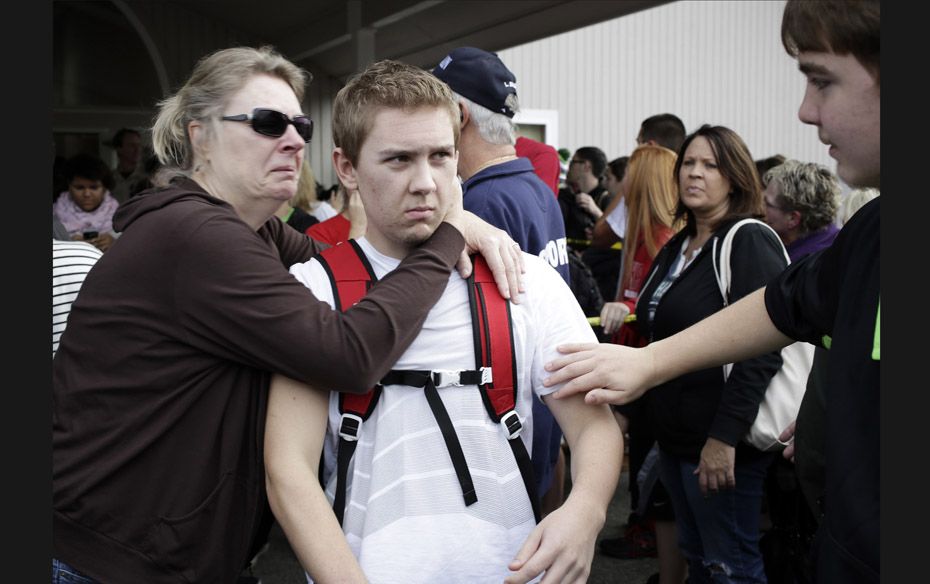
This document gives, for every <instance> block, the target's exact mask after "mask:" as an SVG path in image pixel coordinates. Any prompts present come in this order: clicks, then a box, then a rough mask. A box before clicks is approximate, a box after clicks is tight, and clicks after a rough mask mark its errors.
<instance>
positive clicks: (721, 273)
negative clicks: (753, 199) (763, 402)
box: [711, 217, 791, 379]
mask: <svg viewBox="0 0 930 584" xmlns="http://www.w3.org/2000/svg"><path fill="white" fill-rule="evenodd" d="M747 223H758V224H759V225H762V226H763V227H765V228H766V229H768V230H769V231H771V232H772V235H774V236H775V240H776V241H777V242H778V244H779V247H780V248H781V252H782V254H784V256H785V261H786V262H788V264H791V258H790V257H789V256H788V252H787V251H786V250H785V246H784V244H782V242H781V238H780V237H779V236H778V234H777V233H775V230H774V229H772V228H771V227H770V226H769V225H768V224H767V223H764V222H762V221H759V220H758V219H753V218H751V217H750V218H747V219H741V220H739V221H737V222H736V223H734V224H733V227H731V228H730V229H729V231H727V234H726V235H725V236H724V237H723V242H722V243H721V244H720V259H719V260H718V259H717V240H718V239H719V238H717V237H715V238H714V244H713V247H712V250H711V253H712V259H713V261H712V263H713V266H714V275H715V276H716V277H717V287H718V288H720V295H721V296H723V306H724V308H726V307H727V306H729V305H730V281H731V273H732V269H731V266H730V250H731V249H732V248H733V238H734V237H736V232H737V231H739V228H740V227H742V226H743V225H746V224H747ZM732 368H733V364H732V363H727V364H726V365H724V366H723V377H724V379H726V378H727V377H729V376H730V369H732Z"/></svg>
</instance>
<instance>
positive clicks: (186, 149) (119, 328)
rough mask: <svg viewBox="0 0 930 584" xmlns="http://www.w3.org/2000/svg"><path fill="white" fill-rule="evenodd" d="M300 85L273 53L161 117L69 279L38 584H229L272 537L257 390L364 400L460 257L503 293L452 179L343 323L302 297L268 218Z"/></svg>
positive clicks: (289, 165)
mask: <svg viewBox="0 0 930 584" xmlns="http://www.w3.org/2000/svg"><path fill="white" fill-rule="evenodd" d="M305 83H306V73H305V72H304V71H302V70H300V69H299V68H297V67H296V66H295V65H293V64H292V63H290V62H289V61H287V60H286V59H284V58H283V57H282V56H280V55H279V54H277V53H275V52H274V51H272V50H271V49H269V48H263V49H251V48H235V49H226V50H222V51H218V52H217V53H214V54H212V55H209V56H207V57H205V58H204V59H202V60H201V61H200V62H199V63H198V64H197V66H196V67H195V69H194V72H193V74H192V76H191V78H190V79H189V80H188V81H187V83H186V84H185V85H184V86H183V87H182V88H181V89H180V90H179V91H178V92H177V93H176V94H175V95H173V96H171V97H169V98H167V99H166V100H164V101H163V102H162V103H161V104H160V110H159V113H158V117H157V119H156V121H155V125H154V128H153V131H152V135H153V143H154V145H155V150H156V153H157V155H158V157H159V159H160V160H161V162H162V163H163V164H164V169H163V171H162V172H161V174H160V175H159V177H158V178H157V179H156V184H160V185H161V186H160V187H157V188H155V189H152V190H149V191H146V192H143V193H141V194H140V195H138V196H136V197H134V198H132V199H131V200H129V201H127V202H126V203H125V204H124V205H123V206H122V207H121V208H120V210H119V211H118V212H117V214H116V216H115V218H114V222H115V224H116V226H117V228H118V229H119V230H120V231H122V232H123V235H122V237H121V239H120V241H119V243H118V244H117V245H114V246H113V247H112V248H111V250H110V251H108V252H107V254H106V255H105V257H104V259H105V260H106V261H102V262H98V263H97V265H96V266H95V268H94V269H93V270H92V271H91V273H90V274H89V275H88V277H87V279H86V280H85V282H84V285H83V287H82V290H81V296H80V298H79V299H78V300H77V301H76V302H75V303H74V305H73V308H72V311H71V314H70V317H69V321H68V329H67V332H66V334H65V335H63V337H62V339H61V345H60V347H59V350H58V353H57V354H56V357H55V359H54V361H53V396H54V397H53V439H52V442H53V447H52V450H53V453H52V456H53V487H52V488H53V507H54V537H53V539H54V554H53V557H54V558H55V559H54V560H53V575H54V573H56V572H57V573H59V574H64V573H66V572H69V573H71V574H74V573H77V574H80V575H83V576H82V577H85V578H86V580H79V581H88V582H93V581H106V582H110V581H113V582H116V581H119V582H129V581H132V582H148V583H159V582H178V581H187V582H231V581H234V580H235V579H236V577H237V575H238V574H239V573H240V571H241V570H242V569H243V568H244V567H245V565H246V564H247V562H248V561H249V559H250V558H251V557H252V555H253V554H254V552H255V551H256V550H257V549H258V548H259V547H260V546H261V545H262V544H263V543H264V539H265V537H266V536H267V530H268V528H269V527H270V514H268V513H267V502H266V498H265V489H264V487H265V485H264V471H263V468H262V464H263V461H262V442H263V432H264V420H265V412H266V406H267V390H268V384H269V380H270V378H271V374H272V372H280V373H283V374H285V375H287V376H289V377H292V378H294V379H298V380H302V381H304V382H307V383H311V384H314V385H317V386H323V387H348V388H351V389H352V390H354V391H357V392H364V391H367V390H368V389H370V388H371V387H372V386H373V385H375V384H376V383H377V382H378V380H379V379H380V378H381V376H382V375H383V374H385V373H386V372H387V371H388V370H389V369H390V367H391V365H392V364H393V363H394V362H395V361H396V360H397V358H398V357H399V356H400V354H401V353H403V351H404V350H406V348H407V346H408V345H409V344H410V342H411V341H412V340H413V339H414V338H415V337H416V335H417V332H418V331H419V328H420V325H421V324H422V322H423V320H424V319H425V317H426V315H427V313H428V311H429V310H430V308H431V307H432V305H433V303H434V302H435V301H436V300H437V299H438V298H439V296H440V295H441V294H442V291H443V289H444V288H445V286H446V283H447V281H448V278H449V272H450V270H451V269H453V265H454V264H455V263H456V262H457V260H459V258H461V257H462V254H463V247H465V243H467V244H468V245H467V247H468V248H469V250H477V251H480V252H481V253H482V254H483V255H484V256H485V257H486V258H488V260H489V262H491V263H492V265H493V266H494V267H495V272H496V274H497V277H498V283H499V287H500V288H501V290H502V293H504V294H505V296H509V291H511V290H513V291H514V293H515V294H516V291H517V290H518V288H519V286H520V283H519V273H520V272H521V271H522V263H521V262H520V259H519V248H517V247H515V245H516V244H514V243H513V242H512V241H511V240H510V239H509V238H508V237H507V236H506V234H504V232H502V231H500V230H499V229H496V228H493V227H490V226H489V225H487V224H485V223H483V222H481V221H480V220H478V219H476V218H475V217H474V216H471V215H469V214H466V213H465V212H464V211H462V208H461V188H460V187H459V185H458V182H457V181H454V180H453V181H451V183H450V184H438V183H431V184H429V185H425V186H424V185H423V184H418V185H417V187H416V188H423V189H438V190H441V189H452V190H453V195H457V197H458V201H459V204H458V206H457V208H456V209H454V210H453V211H451V212H450V213H449V215H447V216H446V222H447V223H449V224H448V225H441V226H440V227H439V228H438V229H437V230H436V232H435V234H434V235H433V237H432V238H430V239H429V240H428V241H426V242H425V243H423V244H422V245H421V246H420V248H419V249H418V250H417V251H416V252H415V253H413V254H411V255H410V256H409V257H408V259H407V260H405V261H404V262H403V263H402V264H401V266H400V267H399V268H398V269H397V270H395V271H394V272H392V274H391V275H390V276H388V277H386V278H384V279H383V280H381V281H380V282H379V283H378V284H377V285H376V286H375V287H374V288H373V289H372V291H371V292H370V293H369V294H368V295H367V296H366V297H365V299H363V300H362V301H360V302H359V303H358V305H357V306H355V307H354V308H352V309H351V310H349V311H347V312H345V313H342V312H340V311H333V310H331V309H330V308H329V306H328V305H327V304H326V303H323V302H320V301H318V300H317V299H316V298H314V297H313V296H311V295H310V294H309V293H308V291H307V289H306V288H305V287H304V286H303V285H302V284H300V283H299V282H298V281H297V280H295V279H294V278H293V277H292V276H291V275H290V274H289V273H288V271H287V268H288V267H290V265H292V264H294V263H297V262H303V261H305V260H307V259H309V258H310V257H311V256H312V255H314V254H315V253H316V252H318V251H319V250H320V249H321V246H320V245H319V244H317V243H316V242H314V241H312V240H310V239H309V238H307V237H306V236H305V235H303V234H300V233H297V232H296V231H294V230H293V229H291V228H289V227H287V226H286V225H285V224H284V223H283V222H281V221H280V220H279V219H278V218H276V217H274V212H275V210H276V209H278V207H280V205H281V203H282V202H283V201H287V200H289V199H290V198H291V196H293V194H294V192H295V189H296V187H297V180H298V175H299V169H300V166H301V163H302V159H303V155H304V149H305V145H306V143H307V142H308V141H309V140H310V139H311V137H312V132H313V124H312V122H311V121H310V119H309V118H308V117H307V116H305V115H304V114H302V113H301V101H302V98H303V90H304V85H305ZM421 182H423V181H421ZM463 236H464V237H463ZM463 270H464V271H467V269H466V268H463ZM515 294H514V295H515ZM53 579H54V578H53Z"/></svg>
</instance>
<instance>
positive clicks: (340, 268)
mask: <svg viewBox="0 0 930 584" xmlns="http://www.w3.org/2000/svg"><path fill="white" fill-rule="evenodd" d="M317 260H319V262H320V265H322V266H323V269H324V270H325V271H326V273H327V275H328V276H329V281H330V283H331V284H332V287H333V299H334V300H335V303H334V304H335V307H336V310H341V311H343V312H345V311H346V310H348V309H349V308H351V307H352V306H354V305H355V304H356V303H357V302H358V301H359V300H361V299H362V297H363V296H365V294H366V293H367V292H368V289H369V288H371V286H372V284H373V283H374V282H377V281H378V278H377V276H375V271H374V269H372V267H371V264H370V263H369V262H368V258H367V257H365V254H364V253H363V252H362V250H361V249H360V248H359V247H358V243H356V242H355V240H354V239H350V240H349V241H347V242H340V243H339V244H337V245H335V246H333V247H331V248H329V249H326V250H324V251H323V252H322V253H321V254H320V255H319V256H317ZM380 396H381V386H380V385H376V386H375V387H373V388H372V389H371V390H369V391H368V392H366V393H363V394H349V393H340V394H339V413H340V414H341V415H342V419H341V421H340V424H339V446H338V450H337V461H336V472H337V474H336V496H335V500H334V501H333V511H334V512H335V514H336V518H337V519H339V523H340V524H342V518H343V514H344V512H345V498H346V478H347V475H348V471H349V462H350V461H351V460H352V455H353V454H354V453H355V447H356V445H357V444H358V437H359V434H360V432H361V429H362V422H364V421H365V420H367V419H368V418H369V417H370V416H371V413H372V412H373V411H374V409H375V405H377V403H378V398H379V397H380Z"/></svg>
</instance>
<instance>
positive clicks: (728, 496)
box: [659, 450, 774, 584]
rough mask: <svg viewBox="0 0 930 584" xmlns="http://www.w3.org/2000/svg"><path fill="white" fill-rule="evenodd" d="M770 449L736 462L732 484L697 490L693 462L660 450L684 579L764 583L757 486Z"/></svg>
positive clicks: (702, 582)
mask: <svg viewBox="0 0 930 584" xmlns="http://www.w3.org/2000/svg"><path fill="white" fill-rule="evenodd" d="M773 456H774V455H772V454H769V455H765V456H762V457H760V458H759V459H758V460H750V461H745V462H744V461H740V463H739V464H737V465H736V468H735V475H736V488H734V489H721V490H720V491H719V492H717V493H713V494H708V496H707V497H704V495H702V494H701V491H700V488H699V486H698V476H697V475H696V474H694V471H695V469H697V466H698V465H697V464H696V463H693V462H688V461H686V460H683V459H681V458H678V457H677V456H673V455H670V454H668V453H667V452H665V451H661V450H660V455H659V474H660V477H661V479H662V483H663V484H664V485H665V488H666V489H667V490H668V493H669V497H670V498H671V500H672V506H673V508H674V509H675V522H676V524H677V526H678V545H679V547H680V548H681V552H682V554H683V555H684V556H685V559H686V560H687V562H688V582H689V584H709V583H713V584H724V583H726V584H729V583H744V582H753V583H763V584H764V583H765V581H766V580H765V567H764V566H763V563H762V553H761V552H760V551H759V537H760V533H759V514H760V513H761V511H762V485H763V481H764V479H765V475H766V470H767V469H768V467H769V465H770V464H771V463H772V457H773Z"/></svg>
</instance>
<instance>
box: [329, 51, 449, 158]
mask: <svg viewBox="0 0 930 584" xmlns="http://www.w3.org/2000/svg"><path fill="white" fill-rule="evenodd" d="M421 107H437V108H444V109H445V110H446V111H447V112H448V113H449V120H450V122H451V123H452V132H453V136H454V139H455V147H456V149H458V145H459V130H460V127H459V107H458V104H456V102H455V99H453V96H452V90H451V89H449V86H448V85H446V84H445V83H444V82H442V81H440V80H439V79H438V78H437V77H436V76H435V75H433V74H432V73H430V72H429V71H425V70H423V69H420V68H419V67H414V66H413V65H408V64H406V63H401V62H400V61H392V60H390V59H385V60H382V61H378V62H376V63H372V64H371V65H369V66H368V68H367V69H365V70H364V71H362V72H361V73H359V74H358V75H356V76H354V77H352V78H351V79H350V80H349V82H348V83H347V84H346V86H345V87H343V88H342V89H340V90H339V93H337V94H336V99H335V101H334V102H333V143H334V144H335V145H336V147H338V148H341V149H342V151H343V153H344V154H345V155H346V157H347V158H348V159H349V160H350V161H351V162H352V164H355V163H356V162H358V154H359V152H360V151H361V149H362V144H363V143H364V142H365V139H366V138H367V137H368V134H369V132H371V127H372V124H373V123H374V118H375V115H376V114H377V113H378V110H380V109H382V108H396V109H403V110H408V111H409V110H414V109H418V108H421Z"/></svg>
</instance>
